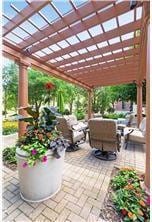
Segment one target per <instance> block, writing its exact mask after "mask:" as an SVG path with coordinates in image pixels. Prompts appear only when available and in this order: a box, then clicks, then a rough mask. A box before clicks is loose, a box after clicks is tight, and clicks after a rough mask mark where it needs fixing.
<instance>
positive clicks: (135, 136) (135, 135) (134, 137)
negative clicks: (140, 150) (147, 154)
mask: <svg viewBox="0 0 152 222" xmlns="http://www.w3.org/2000/svg"><path fill="white" fill-rule="evenodd" d="M129 140H130V141H135V142H139V143H145V136H144V135H143V133H142V132H141V131H140V130H134V131H133V132H132V133H131V134H130V135H129Z"/></svg>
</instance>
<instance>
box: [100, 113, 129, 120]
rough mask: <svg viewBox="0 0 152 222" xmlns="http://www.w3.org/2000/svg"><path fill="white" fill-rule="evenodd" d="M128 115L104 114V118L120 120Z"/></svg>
mask: <svg viewBox="0 0 152 222" xmlns="http://www.w3.org/2000/svg"><path fill="white" fill-rule="evenodd" d="M125 116H126V114H124V113H108V114H104V115H103V118H107V119H118V118H125Z"/></svg>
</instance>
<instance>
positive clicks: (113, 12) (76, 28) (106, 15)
mask: <svg viewBox="0 0 152 222" xmlns="http://www.w3.org/2000/svg"><path fill="white" fill-rule="evenodd" d="M101 3H103V1H101ZM122 3H123V4H122ZM122 3H120V4H121V8H119V7H120V4H118V5H117V6H115V9H114V8H113V7H112V8H110V9H108V10H106V11H105V12H100V13H98V17H97V15H95V16H94V18H93V17H91V18H89V19H87V20H84V21H83V24H82V23H78V24H76V25H73V26H72V27H69V29H66V30H65V31H62V32H60V33H58V31H59V30H60V29H59V28H58V26H57V25H56V26H55V24H54V25H53V27H54V28H53V30H51V27H49V29H47V30H43V32H44V31H45V32H44V34H43V38H46V37H49V36H50V35H51V34H54V33H55V32H56V33H57V34H56V35H55V36H53V37H50V38H47V39H46V40H44V41H43V42H40V43H38V44H37V45H36V46H35V45H34V46H32V47H30V53H31V54H32V53H35V52H37V51H39V50H41V49H43V48H45V47H48V46H50V45H51V44H56V43H57V42H59V41H62V40H65V39H66V38H69V37H71V36H73V35H76V34H78V33H80V32H82V31H84V25H85V29H89V28H91V27H93V26H95V25H98V24H99V19H100V23H103V22H106V21H108V20H109V19H112V18H115V17H116V16H119V15H121V14H123V13H125V12H127V11H128V9H129V2H122ZM122 5H123V7H122ZM94 12H95V9H94ZM83 18H84V17H83ZM69 19H70V18H69ZM81 19H82V18H81V16H79V17H78V21H81ZM64 21H65V20H64ZM127 25H128V26H129V24H127ZM65 27H68V23H65ZM121 29H122V27H120V28H117V33H119V32H118V30H121ZM34 35H35V34H34ZM34 35H33V37H35V39H36V40H35V42H37V41H39V40H40V36H41V39H43V38H42V31H41V32H39V33H37V35H36V36H38V37H36V36H34ZM26 42H28V39H26ZM23 43H24V47H23V44H22V43H21V44H19V46H20V47H21V48H22V49H23V48H24V49H25V48H26V47H27V44H26V43H25V42H23ZM33 43H34V42H33ZM25 44H26V46H25ZM31 44H32V43H31V41H30V44H29V45H31ZM71 47H72V46H71Z"/></svg>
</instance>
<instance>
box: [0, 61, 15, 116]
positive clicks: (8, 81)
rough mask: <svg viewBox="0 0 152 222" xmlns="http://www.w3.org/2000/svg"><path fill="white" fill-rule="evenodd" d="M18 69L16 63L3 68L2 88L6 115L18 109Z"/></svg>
mask: <svg viewBox="0 0 152 222" xmlns="http://www.w3.org/2000/svg"><path fill="white" fill-rule="evenodd" d="M17 73H18V67H17V65H16V64H15V63H9V64H8V65H7V66H4V67H3V71H2V86H3V104H4V114H5V116H6V113H7V111H8V110H10V109H16V107H17V101H18V98H17V91H18V75H17Z"/></svg>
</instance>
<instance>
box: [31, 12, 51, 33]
mask: <svg viewBox="0 0 152 222" xmlns="http://www.w3.org/2000/svg"><path fill="white" fill-rule="evenodd" d="M29 20H30V21H32V22H33V23H34V24H35V25H36V26H37V27H38V28H39V29H42V28H43V27H44V26H46V25H47V23H46V21H45V20H44V19H43V18H42V17H41V16H40V15H39V14H35V15H33V16H32V17H30V18H29Z"/></svg>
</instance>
